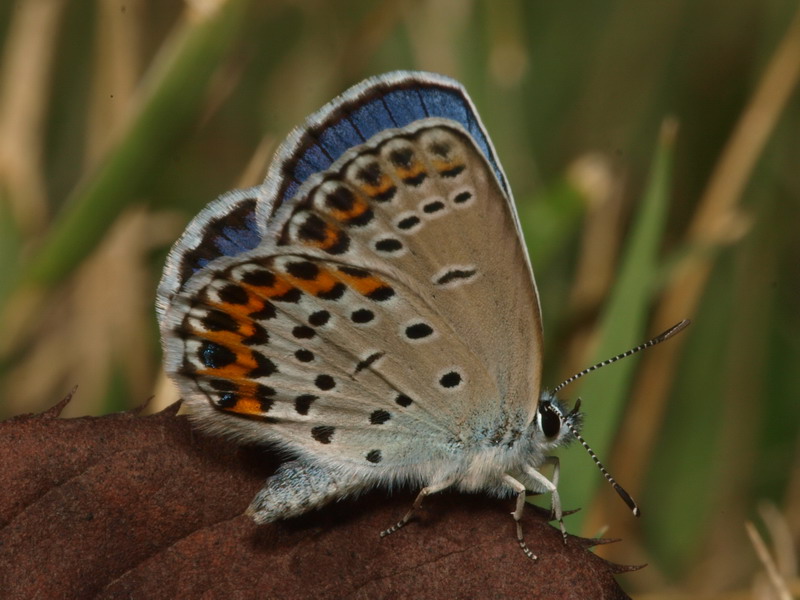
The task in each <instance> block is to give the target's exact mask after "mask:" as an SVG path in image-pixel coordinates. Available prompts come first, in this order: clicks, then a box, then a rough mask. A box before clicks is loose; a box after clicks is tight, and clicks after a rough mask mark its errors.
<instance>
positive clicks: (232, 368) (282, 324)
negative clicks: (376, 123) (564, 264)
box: [167, 119, 541, 466]
mask: <svg viewBox="0 0 800 600" xmlns="http://www.w3.org/2000/svg"><path fill="white" fill-rule="evenodd" d="M269 229H270V233H271V235H270V236H268V237H267V238H265V239H264V240H263V241H262V243H261V244H260V245H259V247H258V248H256V249H255V250H252V251H248V252H245V253H243V254H240V255H238V256H236V257H230V258H227V257H226V258H222V259H219V260H218V261H217V263H215V268H214V269H213V270H211V269H209V270H204V271H202V272H201V273H198V274H197V276H195V278H194V279H193V280H192V281H190V283H189V285H188V286H187V288H186V289H185V290H184V291H183V292H182V294H181V297H180V299H179V300H178V301H173V303H172V306H171V307H170V311H169V314H168V320H169V323H170V324H171V326H172V327H173V328H174V329H175V332H176V333H177V334H178V335H177V336H175V337H176V339H177V340H180V341H177V342H174V343H171V344H170V345H168V346H167V349H168V353H170V354H172V356H168V360H167V364H168V366H169V365H171V366H172V369H173V370H174V371H175V373H176V377H177V379H178V381H179V382H180V384H181V387H182V391H183V392H184V394H185V397H187V399H188V400H189V402H190V404H200V403H202V404H203V406H204V407H205V408H204V409H203V410H201V411H200V414H201V415H211V414H214V413H212V412H209V411H207V410H206V409H207V407H209V406H213V407H214V408H215V409H221V410H222V411H224V412H225V413H227V414H230V415H231V416H232V417H233V418H234V419H235V420H234V421H231V420H230V419H226V421H227V422H229V423H230V422H234V423H235V422H239V423H241V431H242V435H245V436H248V437H253V438H261V439H265V440H269V441H273V442H277V443H279V444H283V445H285V446H287V447H289V448H290V449H295V450H298V451H300V450H302V451H303V453H304V454H309V453H311V454H316V453H319V454H320V455H324V456H325V457H326V459H327V460H330V459H331V458H333V459H335V460H341V461H355V462H358V461H361V462H365V464H381V465H384V466H390V465H409V464H413V463H414V462H415V461H420V460H425V459H428V460H429V459H430V458H431V456H432V455H436V454H437V451H438V452H441V453H446V452H448V451H452V450H453V448H454V447H458V446H459V445H463V444H467V445H469V444H471V443H474V442H476V441H478V442H480V441H481V438H486V437H490V438H493V439H500V437H501V436H502V435H504V434H507V433H508V432H507V426H508V422H509V420H510V419H512V417H513V420H514V421H515V422H519V420H520V418H519V417H518V415H522V420H526V419H529V418H530V417H531V415H532V413H533V411H534V409H535V405H536V398H537V396H538V385H539V368H540V362H541V361H540V357H539V356H538V354H537V352H538V349H539V348H540V347H541V339H540V336H541V328H540V322H539V314H538V302H537V299H536V291H535V288H534V285H533V281H532V278H531V275H530V272H529V268H528V266H527V259H526V256H525V253H524V249H523V248H522V246H521V243H520V240H519V236H518V234H517V228H516V225H515V219H514V216H513V213H512V212H511V208H510V204H509V202H508V199H507V198H506V197H505V195H504V193H503V192H502V189H501V187H500V185H499V184H498V181H497V179H496V177H495V175H494V172H493V169H492V167H491V166H490V164H489V163H488V162H487V160H486V158H485V156H484V155H483V154H482V153H481V152H480V151H479V149H478V148H477V147H476V145H475V143H474V142H473V141H472V139H471V138H470V137H469V136H468V135H467V134H466V132H465V131H464V130H463V128H461V127H460V126H459V125H458V124H456V123H453V122H448V121H444V120H442V119H426V120H421V121H419V122H417V123H415V124H414V126H412V127H406V128H404V129H403V130H390V131H387V132H384V133H382V134H380V135H378V136H376V137H375V138H373V139H372V140H370V141H369V142H368V143H366V144H363V145H361V146H359V147H357V148H355V149H352V150H351V151H349V152H347V153H346V154H345V155H344V156H343V157H342V158H341V159H340V160H338V161H336V163H334V164H333V166H332V167H331V168H330V169H328V170H327V171H325V172H323V173H320V174H317V175H315V176H313V177H311V178H309V180H308V181H307V182H306V184H305V185H304V186H303V187H302V188H301V189H300V190H299V192H298V193H297V194H296V195H295V197H294V198H293V199H292V200H291V201H289V202H287V203H285V204H284V205H283V206H282V207H281V209H280V210H279V211H278V212H277V213H276V214H275V216H274V219H272V220H271V222H270V223H269ZM509 286H511V288H512V289H513V293H502V292H500V290H504V289H508V288H509ZM511 340H513V341H514V343H515V344H516V345H518V347H517V348H513V349H512V350H513V351H511V352H509V348H508V344H509V343H510V342H511ZM501 356H503V357H506V358H505V360H504V361H501V360H499V357H501ZM512 373H513V376H512V375H511V374H512ZM212 425H214V423H212Z"/></svg>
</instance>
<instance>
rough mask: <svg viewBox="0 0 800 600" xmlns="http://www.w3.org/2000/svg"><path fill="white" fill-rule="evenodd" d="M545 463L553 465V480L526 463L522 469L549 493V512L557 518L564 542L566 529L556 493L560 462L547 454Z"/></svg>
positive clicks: (565, 540) (559, 500)
mask: <svg viewBox="0 0 800 600" xmlns="http://www.w3.org/2000/svg"><path fill="white" fill-rule="evenodd" d="M544 462H545V464H551V465H553V481H550V480H549V479H548V478H547V477H545V476H544V475H542V474H541V473H540V472H539V471H537V470H536V469H535V468H534V467H532V466H530V465H526V466H525V467H524V468H523V470H524V471H525V474H526V475H527V476H528V477H530V478H531V479H532V480H533V481H534V482H535V483H536V484H537V485H538V486H539V487H540V489H542V490H544V491H546V492H549V493H550V499H551V509H550V510H551V514H552V515H553V516H554V517H555V518H556V519H557V520H558V525H559V527H560V528H561V536H562V537H563V538H564V543H565V544H566V543H567V530H566V528H565V527H564V514H563V512H562V511H561V497H560V496H559V495H558V476H559V472H560V464H559V462H558V458H557V457H555V456H548V457H547V458H545V460H544Z"/></svg>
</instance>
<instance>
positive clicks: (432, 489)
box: [381, 481, 453, 537]
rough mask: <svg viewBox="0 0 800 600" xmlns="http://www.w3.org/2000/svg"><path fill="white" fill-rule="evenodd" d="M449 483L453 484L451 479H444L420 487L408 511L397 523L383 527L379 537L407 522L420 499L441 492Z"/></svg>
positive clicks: (417, 508) (392, 531) (420, 504)
mask: <svg viewBox="0 0 800 600" xmlns="http://www.w3.org/2000/svg"><path fill="white" fill-rule="evenodd" d="M451 485H453V482H452V481H445V482H442V483H438V484H435V485H429V486H427V487H424V488H422V489H421V490H420V492H419V494H417V497H416V498H415V499H414V504H412V505H411V508H410V509H409V511H408V512H407V513H406V514H405V515H404V516H403V518H402V519H400V520H399V521H398V522H397V523H395V524H394V525H392V526H391V527H389V528H388V529H384V530H383V531H381V537H386V536H387V535H390V534H392V533H394V532H395V531H397V530H398V529H400V528H401V527H403V526H404V525H405V524H406V523H408V522H409V521H410V520H411V517H413V516H414V513H415V512H417V511H418V510H419V507H420V506H422V501H423V500H425V498H426V497H427V496H430V495H431V494H435V493H437V492H441V491H442V490H445V489H447V488H449V487H450V486H451Z"/></svg>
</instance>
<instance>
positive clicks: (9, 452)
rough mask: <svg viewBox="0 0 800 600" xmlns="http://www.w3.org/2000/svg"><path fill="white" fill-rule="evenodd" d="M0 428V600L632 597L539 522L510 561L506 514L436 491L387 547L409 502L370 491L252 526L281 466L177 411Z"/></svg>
mask: <svg viewBox="0 0 800 600" xmlns="http://www.w3.org/2000/svg"><path fill="white" fill-rule="evenodd" d="M64 404H65V403H64V402H62V403H59V405H58V406H57V407H54V409H51V410H50V411H48V412H46V413H44V414H41V415H24V416H19V417H15V418H13V419H10V420H8V421H5V422H4V423H0V464H2V465H3V466H4V468H3V470H2V472H0V486H2V487H1V488H0V489H2V493H0V527H2V530H1V531H2V533H0V589H2V590H3V591H4V592H3V594H4V597H8V598H32V597H37V598H88V597H92V598H95V597H96V598H119V597H126V598H128V597H130V598H186V597H201V596H202V597H204V598H218V597H219V598H222V597H224V598H231V597H235V598H311V597H313V598H315V599H325V598H388V597H392V598H394V597H413V598H442V597H448V598H474V597H476V596H477V597H492V598H515V599H518V598H520V597H524V598H542V599H545V598H558V599H560V600H563V599H569V598H581V599H585V598H609V599H622V598H628V596H627V595H625V593H624V592H623V591H622V590H621V589H620V588H619V586H618V585H617V583H616V582H615V581H614V579H613V575H614V573H619V572H622V571H624V570H628V569H627V568H623V567H618V566H615V565H611V564H610V563H607V562H606V561H604V560H603V559H601V558H599V557H597V556H595V555H594V554H592V553H591V552H589V551H588V548H589V547H590V546H591V545H593V544H596V543H598V540H582V539H580V538H575V537H571V536H570V538H569V543H568V544H567V545H566V546H565V545H564V544H563V542H562V540H561V534H560V533H559V531H558V530H557V529H555V528H553V527H551V526H550V525H549V524H548V523H547V522H546V516H545V515H544V514H543V513H542V511H537V510H536V509H533V508H529V510H527V511H526V516H525V523H524V525H525V531H526V536H527V539H528V542H529V545H530V546H531V548H532V549H533V550H534V551H535V552H536V553H538V554H539V556H540V559H539V561H538V562H535V563H534V562H532V561H530V560H529V559H528V558H526V557H525V556H524V555H523V553H522V552H521V551H520V549H519V547H518V546H517V544H516V541H515V538H514V533H513V532H514V527H513V522H512V520H511V518H510V517H509V514H508V513H509V510H510V508H511V506H510V504H509V502H508V501H497V500H493V499H490V498H485V497H483V496H477V495H475V496H469V495H463V494H441V495H437V496H435V497H431V498H429V499H427V500H426V504H425V507H424V510H423V511H422V514H421V515H420V518H419V519H417V520H416V521H415V522H413V523H411V524H409V525H408V526H407V527H406V528H405V529H403V530H401V531H399V532H397V533H395V534H394V535H392V536H390V537H388V538H385V539H381V538H380V537H379V536H378V533H379V531H380V530H381V529H383V528H385V527H386V526H387V525H389V524H391V523H394V522H395V521H397V519H398V517H399V516H401V515H402V514H403V513H404V511H405V510H406V509H407V508H408V506H409V505H410V502H411V500H412V495H411V494H409V493H398V494H395V495H393V496H389V495H388V494H386V493H385V492H377V491H376V492H374V493H371V494H368V495H366V496H364V497H362V498H359V499H355V500H347V501H343V502H340V503H337V504H335V505H333V506H329V507H327V508H325V509H323V510H320V511H318V512H315V513H313V514H310V515H307V516H305V517H302V518H298V519H294V520H291V521H287V522H282V523H277V524H272V525H266V526H261V527H258V526H256V525H255V524H253V523H252V522H251V521H250V519H248V518H247V517H245V516H243V515H242V512H243V511H244V509H245V508H246V507H247V505H248V503H249V502H250V499H251V498H252V497H253V495H254V494H255V493H256V491H257V490H258V488H259V487H260V486H261V484H262V482H263V479H264V478H265V477H267V476H268V475H269V474H270V473H271V472H272V471H273V470H274V469H275V467H276V466H277V464H278V461H277V458H276V457H275V456H274V455H273V454H270V453H269V452H266V451H264V450H261V449H255V448H241V447H237V446H234V445H232V444H230V443H228V442H226V441H224V440H220V439H215V438H209V437H207V436H205V435H202V434H199V433H197V432H194V431H193V430H192V429H191V428H190V427H189V425H188V422H187V420H186V418H184V417H180V416H176V414H175V413H176V409H177V405H175V406H173V407H170V408H169V409H167V410H165V411H163V412H161V413H159V414H156V415H150V416H146V417H137V416H135V414H133V413H121V414H115V415H108V416H105V417H99V418H96V417H84V418H76V419H59V418H55V417H57V416H58V413H59V412H60V410H61V408H63V406H64Z"/></svg>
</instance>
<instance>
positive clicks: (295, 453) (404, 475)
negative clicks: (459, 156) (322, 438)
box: [186, 392, 580, 523]
mask: <svg viewBox="0 0 800 600" xmlns="http://www.w3.org/2000/svg"><path fill="white" fill-rule="evenodd" d="M542 402H547V403H549V404H550V405H551V406H553V407H554V408H555V409H556V410H557V411H558V413H559V415H561V427H560V429H559V430H558V432H557V433H556V434H555V435H551V436H550V437H547V436H546V435H545V434H544V431H543V428H542V423H541V418H540V413H538V412H537V414H536V418H534V419H532V420H529V419H525V420H529V421H530V422H529V424H528V425H527V427H525V426H524V425H523V422H522V420H521V419H520V420H519V421H518V422H516V423H513V422H512V423H511V424H510V429H509V431H508V432H507V435H505V436H504V438H505V440H504V441H502V442H500V443H492V442H489V441H488V440H485V439H484V440H476V439H474V438H473V439H471V440H468V441H464V442H462V443H458V444H452V443H451V444H437V445H436V446H435V449H434V448H432V447H431V446H426V448H427V453H428V456H429V458H428V459H427V460H425V461H421V462H416V463H411V464H405V465H394V466H391V467H366V466H364V465H363V464H362V463H359V462H355V461H348V460H342V459H341V458H340V457H339V455H336V454H318V453H311V452H308V450H307V449H306V448H304V447H302V446H300V447H298V446H294V445H293V444H290V443H286V442H285V441H284V440H283V439H281V438H280V437H272V436H270V435H269V433H268V432H269V428H268V427H266V428H265V427H264V424H263V423H261V422H260V421H258V420H250V419H244V418H242V417H240V416H236V415H231V414H227V413H225V412H223V411H219V410H218V409H215V408H214V407H213V406H211V405H210V404H209V403H208V402H206V401H205V400H204V399H202V398H198V397H195V398H194V399H192V398H191V397H190V398H189V400H188V401H187V403H186V406H187V408H188V411H189V416H190V419H191V420H192V421H193V422H194V423H195V424H196V425H197V426H198V427H200V428H201V429H203V430H205V431H208V432H209V433H212V434H217V435H224V436H226V437H228V438H231V439H233V440H235V441H237V442H247V443H259V444H265V443H266V444H268V445H270V446H271V447H274V448H275V449H277V450H278V452H279V453H280V455H281V456H282V457H283V458H285V459H286V462H284V463H283V465H282V466H281V467H280V468H279V469H278V471H277V472H276V473H275V474H274V475H273V476H272V477H270V478H268V479H267V481H266V483H265V485H264V487H263V488H262V489H261V490H260V491H259V493H258V494H257V496H256V498H255V499H254V500H253V503H252V505H251V506H250V508H249V509H248V512H249V514H250V515H251V516H252V517H253V518H254V519H255V520H256V521H257V522H259V523H267V522H271V521H275V520H280V519H284V518H290V517H295V516H298V515H301V514H303V513H306V512H308V511H310V510H313V509H316V508H319V507H322V506H324V505H325V504H327V503H329V502H331V501H335V500H341V499H344V498H347V497H353V496H358V495H359V494H362V493H364V492H366V491H369V490H371V489H374V488H383V489H387V490H390V491H391V490H394V489H398V488H403V489H405V488H411V489H416V490H419V489H422V488H428V487H445V488H452V489H456V490H459V491H462V492H480V493H485V494H488V495H491V496H494V497H498V498H504V497H508V496H511V495H512V494H514V493H515V490H514V489H513V488H511V487H510V486H509V484H508V482H507V481H506V479H505V476H507V475H510V476H511V477H513V478H514V479H516V480H517V481H520V482H521V483H522V484H523V485H525V487H526V489H528V490H530V491H532V492H544V491H546V490H544V489H543V487H542V485H541V483H539V482H537V481H535V480H533V479H532V478H531V477H530V476H528V475H527V474H526V473H525V470H524V469H525V467H529V468H533V469H536V470H538V469H539V468H540V467H541V466H542V464H543V463H544V462H545V461H546V459H547V458H548V457H549V455H550V453H551V452H552V451H553V450H555V449H556V448H557V447H559V446H563V445H566V444H567V443H569V442H570V441H571V439H572V436H571V434H570V432H569V429H568V426H567V423H571V424H572V425H573V426H579V421H580V414H577V413H569V414H568V413H566V411H565V410H564V409H563V407H562V406H561V405H560V404H559V403H558V401H557V400H556V399H555V398H553V397H552V396H550V395H549V394H548V393H547V392H544V393H543V395H542ZM523 428H524V429H523ZM511 440H514V441H513V442H512V441H511Z"/></svg>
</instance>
